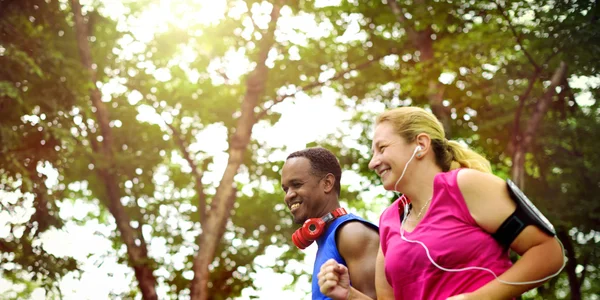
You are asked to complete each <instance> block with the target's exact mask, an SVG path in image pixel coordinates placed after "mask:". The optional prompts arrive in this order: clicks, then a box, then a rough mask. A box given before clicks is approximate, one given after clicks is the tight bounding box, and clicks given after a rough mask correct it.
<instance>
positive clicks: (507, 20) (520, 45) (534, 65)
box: [496, 2, 541, 72]
mask: <svg viewBox="0 0 600 300" xmlns="http://www.w3.org/2000/svg"><path fill="white" fill-rule="evenodd" d="M496 6H498V10H499V11H500V13H501V14H502V17H503V18H504V19H505V20H506V22H507V23H508V27H509V28H510V31H511V32H512V34H513V36H514V37H515V39H516V40H517V44H518V45H519V47H521V50H522V51H523V53H525V56H526V57H527V59H528V60H529V62H530V63H531V64H532V65H533V67H534V68H535V70H536V71H538V72H539V71H541V67H540V66H539V65H538V64H537V63H536V62H535V60H534V59H533V57H532V56H531V54H529V52H527V50H526V49H525V47H524V46H523V41H522V40H521V36H520V35H519V34H518V33H517V30H516V29H515V27H514V26H513V24H512V22H511V21H510V18H509V17H508V15H507V14H506V11H505V10H504V7H502V5H500V3H498V2H496Z"/></svg>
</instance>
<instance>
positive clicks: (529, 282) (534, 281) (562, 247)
mask: <svg viewBox="0 0 600 300" xmlns="http://www.w3.org/2000/svg"><path fill="white" fill-rule="evenodd" d="M402 202H403V203H405V201H404V200H403V201H402ZM404 207H405V211H404V218H403V220H402V223H400V237H401V238H402V239H403V240H405V241H407V242H409V243H414V244H419V245H421V246H422V247H423V249H425V253H426V254H427V258H429V261H430V262H431V263H432V264H433V265H434V266H436V267H437V268H438V269H440V270H442V271H446V272H463V271H470V270H481V271H486V272H489V273H490V274H492V275H493V276H494V277H495V278H496V279H497V280H498V281H499V282H501V283H504V284H510V285H528V284H534V283H541V282H544V281H546V280H548V279H550V278H552V277H555V276H557V275H558V274H560V272H562V270H563V269H564V268H565V266H566V265H567V257H566V256H565V247H564V246H563V244H562V243H561V242H560V240H559V239H558V238H556V237H555V238H556V240H557V241H558V243H559V244H560V247H561V249H562V253H563V265H562V267H561V268H560V269H559V270H558V271H557V272H556V273H554V274H552V275H549V276H546V277H544V278H542V279H539V280H533V281H523V282H511V281H505V280H502V279H500V278H498V275H496V273H494V271H492V270H490V269H488V268H483V267H465V268H460V269H448V268H444V267H442V266H440V265H438V264H437V263H436V262H435V261H434V260H433V258H432V257H431V254H430V253H429V249H428V248H427V246H425V244H424V243H423V242H420V241H414V240H409V239H407V238H406V237H405V236H404V222H405V221H406V219H407V211H406V207H407V206H406V205H405V206H404Z"/></svg>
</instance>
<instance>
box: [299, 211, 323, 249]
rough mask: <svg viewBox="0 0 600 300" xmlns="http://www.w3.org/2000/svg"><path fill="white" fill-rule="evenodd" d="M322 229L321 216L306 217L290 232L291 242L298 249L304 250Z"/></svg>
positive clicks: (321, 232) (319, 234)
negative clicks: (297, 227) (302, 222)
mask: <svg viewBox="0 0 600 300" xmlns="http://www.w3.org/2000/svg"><path fill="white" fill-rule="evenodd" d="M324 229H325V222H324V221H323V220H322V219H321V218H312V219H308V220H306V221H305V222H304V224H303V225H302V227H300V228H299V229H298V230H296V231H295V232H294V234H292V242H294V245H296V247H298V248H299V249H300V250H304V249H305V248H306V247H308V246H310V245H311V244H312V243H313V242H314V241H315V240H316V239H318V238H319V236H321V234H323V231H325V230H324Z"/></svg>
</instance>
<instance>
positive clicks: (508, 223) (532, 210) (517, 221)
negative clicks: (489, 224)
mask: <svg viewBox="0 0 600 300" xmlns="http://www.w3.org/2000/svg"><path fill="white" fill-rule="evenodd" d="M506 183H507V188H508V193H509V195H510V198H511V199H512V200H513V201H515V203H516V204H517V209H516V210H515V211H514V212H513V213H512V215H510V216H509V217H508V218H507V219H506V220H505V221H504V222H503V223H502V225H500V227H499V228H498V230H497V231H496V232H495V233H494V234H492V236H493V237H494V239H496V241H498V243H500V244H501V245H503V246H505V247H509V246H510V244H512V242H513V241H514V240H515V239H516V238H517V236H518V235H519V234H520V233H521V231H523V229H525V227H527V226H529V225H534V226H536V227H537V228H539V229H541V230H542V231H544V232H545V233H546V234H548V235H550V236H555V235H556V231H555V230H554V226H552V224H551V223H550V221H548V219H546V217H544V215H543V214H542V213H541V212H540V211H539V210H538V209H537V208H536V207H535V205H533V203H531V201H529V199H528V198H527V196H525V194H523V192H522V191H521V190H520V189H519V187H517V185H516V184H515V183H514V182H512V181H511V180H510V179H507V180H506Z"/></svg>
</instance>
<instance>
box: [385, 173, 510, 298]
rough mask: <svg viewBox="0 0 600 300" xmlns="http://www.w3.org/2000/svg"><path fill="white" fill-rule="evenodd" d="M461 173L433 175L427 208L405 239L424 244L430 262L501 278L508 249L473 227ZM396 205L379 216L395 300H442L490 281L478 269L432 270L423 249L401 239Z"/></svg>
mask: <svg viewBox="0 0 600 300" xmlns="http://www.w3.org/2000/svg"><path fill="white" fill-rule="evenodd" d="M459 170H460V169H457V170H452V171H449V172H446V173H439V174H437V175H436V176H435V179H434V184H433V198H432V199H431V205H430V207H429V209H428V210H427V212H426V213H425V215H424V217H423V218H422V219H421V222H420V223H419V224H418V225H417V227H416V228H415V229H414V230H413V231H412V232H406V231H405V232H404V236H405V237H406V238H407V239H409V240H416V241H420V242H423V243H424V244H425V245H426V246H427V248H428V249H429V253H430V254H431V257H432V258H433V260H434V261H435V262H436V263H437V264H438V265H440V266H441V267H444V268H449V269H458V268H464V267H468V266H476V267H484V268H488V269H491V270H492V271H494V273H496V275H498V276H500V274H502V273H504V272H505V271H506V270H507V269H508V268H510V267H511V265H512V264H511V261H510V259H509V257H508V250H505V249H503V248H502V247H501V246H500V244H498V243H497V242H496V241H495V240H494V239H493V238H492V236H491V235H490V234H489V233H487V232H485V231H484V230H483V229H482V228H481V227H479V226H478V225H477V223H476V222H475V220H474V219H473V218H472V217H471V214H470V213H469V210H468V208H467V205H466V203H465V200H464V198H463V196H462V194H461V192H460V189H459V188H458V184H457V182H456V175H457V174H458V172H459ZM398 203H399V200H396V201H395V202H394V203H393V204H392V205H391V206H389V207H388V208H387V209H386V210H385V211H384V212H383V214H382V215H381V217H380V220H379V233H380V237H381V249H382V251H383V254H384V256H385V276H386V278H387V280H388V282H389V284H390V285H391V286H392V288H393V290H394V297H395V299H407V300H417V299H428V300H429V299H446V298H448V297H450V296H455V295H458V294H462V293H468V292H473V291H475V290H477V289H478V288H480V287H482V286H484V285H485V284H487V283H488V282H490V281H491V280H494V276H493V275H492V274H490V273H489V272H486V271H482V270H469V271H463V272H446V271H442V270H440V269H438V268H437V267H435V266H434V265H433V264H432V263H431V262H430V261H429V259H428V258H427V254H426V252H425V249H424V248H423V247H422V246H421V245H419V244H415V243H409V242H406V241H404V240H402V239H401V238H400V216H399V212H398Z"/></svg>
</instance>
